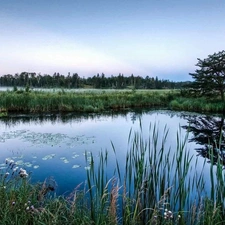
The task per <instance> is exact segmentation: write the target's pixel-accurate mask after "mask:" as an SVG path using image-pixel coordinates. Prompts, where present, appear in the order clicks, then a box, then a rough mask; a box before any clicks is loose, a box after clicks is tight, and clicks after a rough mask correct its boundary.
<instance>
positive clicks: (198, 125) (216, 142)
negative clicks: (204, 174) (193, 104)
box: [183, 115, 225, 165]
mask: <svg viewBox="0 0 225 225" xmlns="http://www.w3.org/2000/svg"><path fill="white" fill-rule="evenodd" d="M185 118H186V119H187V121H188V123H189V126H183V128H185V129H187V130H189V132H191V133H192V134H193V137H192V138H190V139H189V141H190V142H195V143H197V144H200V145H202V147H200V148H197V149H196V151H197V152H198V153H199V155H201V156H202V157H204V158H208V159H209V160H210V161H211V162H212V163H213V164H216V163H217V162H218V160H219V159H220V160H221V163H223V164H224V165H225V142H224V137H225V125H224V118H223V117H214V116H203V115H201V116H185Z"/></svg>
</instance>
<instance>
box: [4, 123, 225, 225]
mask: <svg viewBox="0 0 225 225" xmlns="http://www.w3.org/2000/svg"><path fill="white" fill-rule="evenodd" d="M140 129H141V131H140V132H133V131H132V130H131V131H130V133H129V138H128V152H127V155H126V159H125V163H124V164H123V165H119V163H118V161H117V158H116V150H115V148H114V145H113V144H112V151H113V152H114V153H115V170H114V171H113V172H112V171H109V170H108V168H107V164H108V161H109V160H110V161H111V162H112V158H111V157H110V159H109V158H108V152H105V153H104V152H101V153H100V155H99V157H98V159H97V160H96V161H94V158H93V156H92V155H91V157H89V155H88V154H85V159H86V162H87V164H88V165H89V166H90V170H87V186H85V187H84V189H81V187H80V186H78V187H77V188H76V189H75V190H74V192H73V193H71V194H70V195H68V196H55V195H53V194H52V193H51V192H52V191H54V190H55V187H56V184H55V181H54V180H53V179H52V178H49V179H46V180H45V181H44V182H43V183H37V184H31V183H30V181H29V176H28V174H27V173H26V171H25V170H23V169H20V170H19V169H18V168H17V166H16V164H15V163H14V162H13V161H9V160H7V161H6V169H1V170H0V172H1V174H0V204H1V207H0V221H1V224H2V225H30V224H32V225H41V224H42V225H43V224H48V225H56V224H57V225H58V224H65V225H69V224H75V225H76V224H79V225H90V224H95V225H101V224H111V225H116V224H124V225H146V224H149V225H151V224H158V225H161V224H162V225H172V224H173V225H186V224H189V225H204V224H218V225H219V224H224V222H225V221H224V218H225V211H224V200H225V199H224V196H225V193H224V190H225V183H224V182H225V180H224V171H223V170H222V164H221V163H220V161H218V162H217V164H216V165H214V163H213V160H212V161H211V164H210V166H211V169H210V176H209V177H210V181H211V190H212V191H211V194H209V195H207V194H206V192H205V187H206V179H207V182H208V177H204V175H203V171H204V169H205V163H204V164H203V165H202V170H201V171H199V167H198V162H197V161H196V162H195V164H193V163H192V166H191V162H192V161H193V158H192V155H190V151H189V150H188V149H187V148H186V143H187V140H188V139H187V138H188V134H186V136H185V137H184V138H183V139H181V130H179V132H177V146H176V148H177V149H176V150H177V151H175V152H173V151H171V150H170V147H166V145H165V143H166V141H167V136H168V132H169V131H168V129H167V128H166V127H165V128H164V132H163V133H162V134H160V133H159V132H158V129H157V127H156V126H155V125H154V126H151V125H150V127H149V134H148V135H147V138H145V137H146V135H145V134H144V133H143V131H142V125H141V122H140ZM218 144H220V143H218ZM212 159H213V158H212ZM194 165H195V166H194ZM193 193H195V195H194V196H195V198H193V195H192V194H193Z"/></svg>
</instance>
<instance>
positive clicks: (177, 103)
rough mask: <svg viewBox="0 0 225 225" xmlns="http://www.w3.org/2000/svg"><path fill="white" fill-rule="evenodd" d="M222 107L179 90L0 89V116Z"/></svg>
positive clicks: (218, 102) (219, 109)
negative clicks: (134, 109)
mask: <svg viewBox="0 0 225 225" xmlns="http://www.w3.org/2000/svg"><path fill="white" fill-rule="evenodd" d="M224 106H225V104H224V102H222V101H221V100H219V99H217V98H213V99H209V98H204V97H199V98H194V97H187V96H184V95H182V92H181V91H179V90H94V89H92V90H85V89H80V90H76V89H75V90H64V89H61V90H59V89H58V90H51V91H49V90H47V91H43V90H42V91H36V90H29V89H20V90H16V91H15V90H11V91H10V90H7V91H1V92H0V113H1V116H4V115H7V113H10V112H19V113H21V112H23V113H49V112H103V111H110V110H129V109H131V108H144V107H146V108H154V107H161V108H162V107H164V108H169V109H172V110H179V111H181V110H184V111H195V112H215V113H222V112H224Z"/></svg>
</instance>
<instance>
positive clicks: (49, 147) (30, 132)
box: [0, 110, 223, 194]
mask: <svg viewBox="0 0 225 225" xmlns="http://www.w3.org/2000/svg"><path fill="white" fill-rule="evenodd" d="M140 122H141V124H142V129H143V131H144V132H143V133H144V134H145V135H146V138H147V136H148V135H149V132H148V130H149V126H150V124H151V125H154V124H156V125H157V127H158V131H159V139H160V137H162V135H163V130H164V127H165V126H167V128H168V129H169V133H168V137H167V142H166V145H168V146H170V147H171V149H172V150H176V141H177V132H178V131H179V128H180V127H181V134H180V138H183V137H184V136H185V134H186V130H187V128H188V127H189V128H190V127H191V128H192V130H191V133H190V134H189V142H188V143H187V148H188V149H190V152H191V155H193V157H194V158H193V162H194V163H195V161H196V160H195V158H196V157H198V158H199V159H198V165H197V166H196V169H197V170H199V171H201V170H202V165H203V163H204V160H205V158H207V149H206V146H207V143H208V140H209V137H211V136H212V138H213V139H216V137H217V136H218V135H219V134H218V132H219V130H221V127H220V126H222V128H223V119H222V117H220V116H206V115H200V114H196V113H185V112H173V111H168V110H152V111H142V112H123V113H117V114H111V113H109V114H85V115H80V114H67V115H44V116H43V115H42V116H40V115H32V116H29V115H10V116H9V117H8V118H1V119H0V151H1V153H0V164H1V165H0V167H1V169H4V167H5V159H6V158H8V159H12V160H14V161H15V162H16V163H17V164H18V165H19V166H20V167H23V168H25V169H26V170H27V171H28V172H29V173H31V175H30V177H31V179H32V181H33V182H36V181H44V179H45V178H48V177H53V178H54V179H55V180H56V182H57V184H58V187H57V193H58V194H63V193H69V192H71V191H72V190H73V189H74V188H75V187H77V185H79V184H81V183H84V182H85V179H86V172H87V171H86V170H88V169H89V167H90V165H89V162H90V154H91V153H92V155H93V157H94V159H97V158H98V157H99V153H100V152H101V151H106V150H107V151H108V153H109V156H108V159H109V160H108V170H109V173H112V174H113V171H114V169H115V155H114V153H113V151H112V146H111V142H112V143H113V144H114V147H115V149H116V154H117V159H118V161H119V164H120V165H121V166H123V165H124V164H125V156H126V153H127V149H128V144H127V143H128V135H129V132H130V130H131V129H132V130H134V131H138V130H140ZM204 126H205V127H204ZM216 128H217V129H216ZM222 130H223V129H222ZM211 131H212V132H211ZM216 131H218V132H217V134H216ZM210 132H211V133H210ZM219 133H220V132H219ZM210 135H211V136H210ZM213 135H214V136H213ZM85 155H86V158H87V161H85ZM206 173H207V170H206Z"/></svg>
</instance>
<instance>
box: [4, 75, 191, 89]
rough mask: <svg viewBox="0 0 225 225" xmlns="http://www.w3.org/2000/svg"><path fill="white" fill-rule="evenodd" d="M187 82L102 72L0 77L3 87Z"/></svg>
mask: <svg viewBox="0 0 225 225" xmlns="http://www.w3.org/2000/svg"><path fill="white" fill-rule="evenodd" d="M186 83H187V82H174V81H169V80H163V79H158V77H149V76H146V77H141V76H134V75H133V74H131V75H130V76H124V75H123V74H119V75H118V76H113V75H111V76H110V77H106V76H105V74H104V73H102V74H101V75H100V74H97V75H94V76H92V77H87V78H85V77H80V76H79V75H78V74H77V73H73V74H70V73H68V75H62V74H60V73H54V74H53V75H49V74H43V75H42V74H41V73H38V74H37V73H34V72H32V73H30V72H22V73H20V74H19V73H16V74H15V75H11V74H6V75H3V76H1V77H0V86H4V87H26V86H29V87H31V88H115V89H124V88H135V89H180V88H181V87H182V86H183V85H184V84H186Z"/></svg>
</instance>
